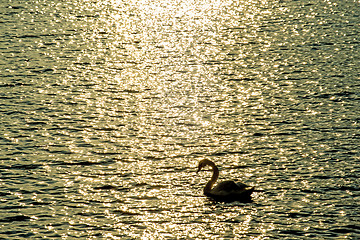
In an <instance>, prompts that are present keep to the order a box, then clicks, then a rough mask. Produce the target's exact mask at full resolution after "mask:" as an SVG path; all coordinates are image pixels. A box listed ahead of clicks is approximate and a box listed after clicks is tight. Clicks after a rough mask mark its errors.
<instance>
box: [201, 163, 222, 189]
mask: <svg viewBox="0 0 360 240" xmlns="http://www.w3.org/2000/svg"><path fill="white" fill-rule="evenodd" d="M211 168H212V171H213V175H212V177H211V179H210V180H209V182H208V183H207V184H206V186H205V188H204V194H205V195H206V194H207V193H210V191H211V188H212V187H213V186H214V184H215V182H216V180H217V179H218V177H219V169H218V168H217V167H216V166H215V165H213V166H211Z"/></svg>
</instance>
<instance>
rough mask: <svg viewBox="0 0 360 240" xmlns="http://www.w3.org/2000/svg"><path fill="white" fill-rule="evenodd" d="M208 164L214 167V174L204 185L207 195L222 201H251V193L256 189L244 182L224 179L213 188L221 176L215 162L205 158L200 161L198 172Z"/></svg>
mask: <svg viewBox="0 0 360 240" xmlns="http://www.w3.org/2000/svg"><path fill="white" fill-rule="evenodd" d="M206 166H210V167H211V168H212V171H213V175H212V177H211V179H210V180H209V182H208V183H207V184H206V185H205V187H204V195H205V196H207V197H210V198H212V199H214V200H215V201H221V202H232V201H242V202H249V201H251V194H252V193H253V191H254V187H251V186H248V185H246V184H244V183H242V182H237V183H235V182H234V181H224V182H220V183H218V184H217V185H216V186H215V187H214V188H212V187H213V185H214V184H215V182H216V180H217V179H218V177H219V169H218V168H217V167H216V165H215V163H214V162H212V161H210V160H208V159H205V160H201V161H200V162H199V165H198V170H197V173H198V172H200V171H201V169H202V168H204V167H206Z"/></svg>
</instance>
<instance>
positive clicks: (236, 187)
mask: <svg viewBox="0 0 360 240" xmlns="http://www.w3.org/2000/svg"><path fill="white" fill-rule="evenodd" d="M245 187H248V185H246V184H244V183H235V182H234V181H224V182H220V183H219V184H218V185H216V186H215V187H214V188H213V189H212V190H211V191H212V192H234V191H235V192H237V191H241V190H243V189H244V188H245Z"/></svg>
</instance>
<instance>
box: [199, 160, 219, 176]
mask: <svg viewBox="0 0 360 240" xmlns="http://www.w3.org/2000/svg"><path fill="white" fill-rule="evenodd" d="M205 166H215V164H214V163H213V162H212V161H210V160H208V159H204V160H201V161H200V162H199V165H198V169H197V171H196V173H198V172H200V171H201V169H202V168H204V167H205Z"/></svg>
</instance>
